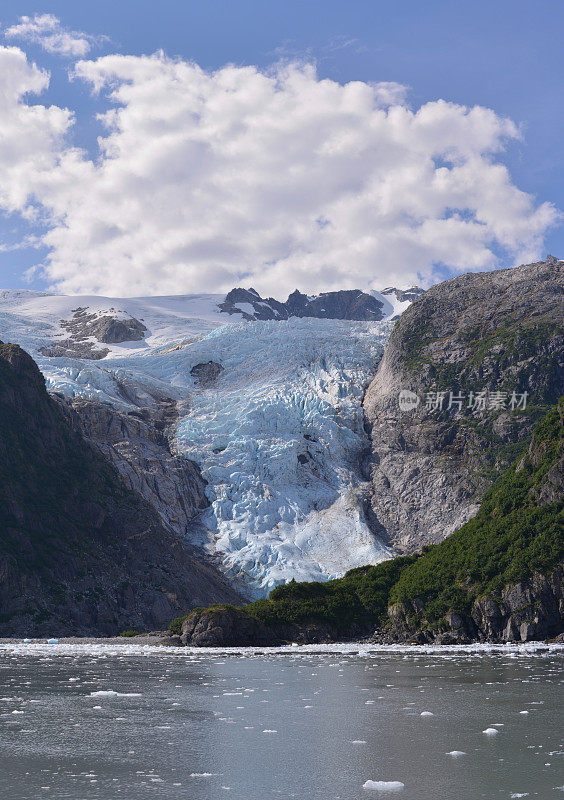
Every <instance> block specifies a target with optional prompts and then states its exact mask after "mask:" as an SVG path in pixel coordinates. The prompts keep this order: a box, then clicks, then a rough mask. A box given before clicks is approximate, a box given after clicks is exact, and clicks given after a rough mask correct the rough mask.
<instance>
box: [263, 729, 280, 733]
mask: <svg viewBox="0 0 564 800" xmlns="http://www.w3.org/2000/svg"><path fill="white" fill-rule="evenodd" d="M263 733H278V731H272V730H269V729H268V728H266V729H265V730H264V731H263Z"/></svg>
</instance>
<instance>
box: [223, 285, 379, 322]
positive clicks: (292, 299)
mask: <svg viewBox="0 0 564 800" xmlns="http://www.w3.org/2000/svg"><path fill="white" fill-rule="evenodd" d="M219 308H220V309H221V311H223V312H225V313H227V314H238V315H241V317H242V318H243V319H246V320H249V321H250V320H257V319H260V320H268V319H279V320H280V319H289V318H290V317H316V318H317V319H347V320H365V321H372V320H374V321H378V320H381V319H383V317H384V314H383V312H382V308H383V304H382V303H381V301H380V300H377V299H376V298H375V297H373V296H372V295H371V294H367V293H366V292H362V291H360V289H343V290H341V291H337V292H324V293H322V294H320V295H318V296H317V297H308V296H307V295H305V294H302V293H301V292H299V291H298V290H297V289H296V291H294V292H292V294H291V295H290V296H289V297H288V299H287V300H286V302H285V303H281V302H280V301H279V300H275V299H274V298H273V297H267V298H262V297H261V296H260V295H259V294H258V292H256V291H255V290H254V289H241V288H238V289H232V290H231V291H230V292H229V294H228V295H227V296H226V298H225V300H224V302H223V303H220V305H219Z"/></svg>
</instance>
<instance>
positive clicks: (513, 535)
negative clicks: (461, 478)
mask: <svg viewBox="0 0 564 800" xmlns="http://www.w3.org/2000/svg"><path fill="white" fill-rule="evenodd" d="M563 566H564V399H563V400H561V401H560V403H559V404H558V406H556V407H555V408H553V409H552V410H551V411H550V412H549V413H548V414H547V416H546V417H545V418H544V420H543V421H542V422H541V423H540V424H539V425H538V426H537V428H536V429H535V434H534V436H533V439H532V441H531V443H530V445H529V447H528V449H527V451H526V453H525V455H524V456H523V458H522V459H520V460H519V461H518V462H517V463H516V464H515V465H514V466H512V467H511V468H510V469H509V470H508V471H507V472H506V473H505V474H504V475H503V477H502V478H500V480H499V481H497V482H496V484H495V485H494V486H493V487H492V489H491V490H490V491H489V492H488V493H487V494H486V496H485V498H484V500H483V502H482V504H481V507H480V511H479V512H478V514H477V515H476V517H475V518H474V519H472V520H471V521H470V522H468V523H467V524H466V525H464V526H463V527H462V528H461V529H460V530H459V531H457V532H456V533H454V534H453V535H452V536H450V537H449V538H448V539H446V541H444V542H442V543H441V544H439V545H436V546H435V547H432V548H430V549H429V550H428V552H427V553H425V554H424V555H423V556H422V557H421V558H419V559H417V560H416V561H415V563H413V564H411V565H409V566H407V568H406V569H405V570H404V571H403V572H402V573H401V575H400V577H399V580H398V582H397V583H396V585H395V586H394V587H393V589H392V591H391V594H390V600H391V601H392V605H391V606H390V608H389V610H388V615H389V619H388V624H387V625H384V626H383V628H382V630H381V636H382V637H383V640H384V641H398V640H399V641H402V640H408V641H416V642H430V641H435V642H447V643H454V642H467V641H475V640H487V641H493V642H513V641H528V640H530V639H544V638H547V637H550V636H556V635H557V634H559V633H561V632H562V631H563V630H564V569H563ZM394 601H396V602H394Z"/></svg>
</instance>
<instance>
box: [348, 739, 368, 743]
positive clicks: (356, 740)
mask: <svg viewBox="0 0 564 800" xmlns="http://www.w3.org/2000/svg"><path fill="white" fill-rule="evenodd" d="M351 744H366V740H365V739H353V740H352V742H351Z"/></svg>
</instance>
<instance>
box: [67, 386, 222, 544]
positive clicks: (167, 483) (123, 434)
mask: <svg viewBox="0 0 564 800" xmlns="http://www.w3.org/2000/svg"><path fill="white" fill-rule="evenodd" d="M57 399H58V398H57ZM58 400H59V399H58ZM59 402H60V406H61V409H62V410H63V412H64V413H65V415H66V416H67V417H68V419H69V422H70V424H71V425H72V427H74V428H75V429H76V430H78V431H80V433H81V434H82V435H83V436H84V438H85V439H86V440H87V441H88V442H90V443H91V444H92V445H94V446H95V447H97V449H98V450H99V451H100V452H101V453H102V454H103V455H104V456H105V458H106V459H107V460H109V461H111V462H112V463H113V464H114V466H115V467H116V469H117V470H118V472H119V473H120V475H121V477H122V479H123V481H124V483H125V484H126V486H127V487H128V488H129V489H131V490H132V491H134V492H137V493H138V494H139V495H141V497H143V498H144V499H145V500H146V501H147V502H148V503H150V504H151V505H152V506H153V508H154V509H155V510H156V511H157V512H158V514H159V516H160V517H161V519H162V521H163V523H164V524H165V525H166V526H167V527H169V528H170V529H171V530H172V531H173V532H174V533H175V534H176V535H177V536H179V537H184V536H186V534H187V533H189V531H190V529H191V527H192V525H193V524H194V520H195V519H196V517H197V516H198V514H199V513H200V512H201V511H203V509H205V508H207V506H208V505H209V502H208V500H207V498H206V495H205V487H206V484H205V481H204V479H203V478H202V475H201V472H200V470H199V469H198V467H197V466H196V464H194V462H193V461H190V460H189V459H188V458H183V457H182V456H178V455H176V454H174V452H172V450H171V447H170V444H169V440H168V436H167V432H168V429H169V427H170V425H171V424H173V423H174V421H175V420H176V412H175V406H176V404H175V403H174V401H172V400H169V401H168V402H167V401H161V402H160V403H158V404H155V405H154V406H153V407H141V408H139V410H138V411H130V412H128V413H126V412H122V411H119V410H118V409H116V408H112V407H111V406H108V405H105V404H103V403H96V402H93V401H91V400H84V399H81V398H75V399H60V400H59Z"/></svg>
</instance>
